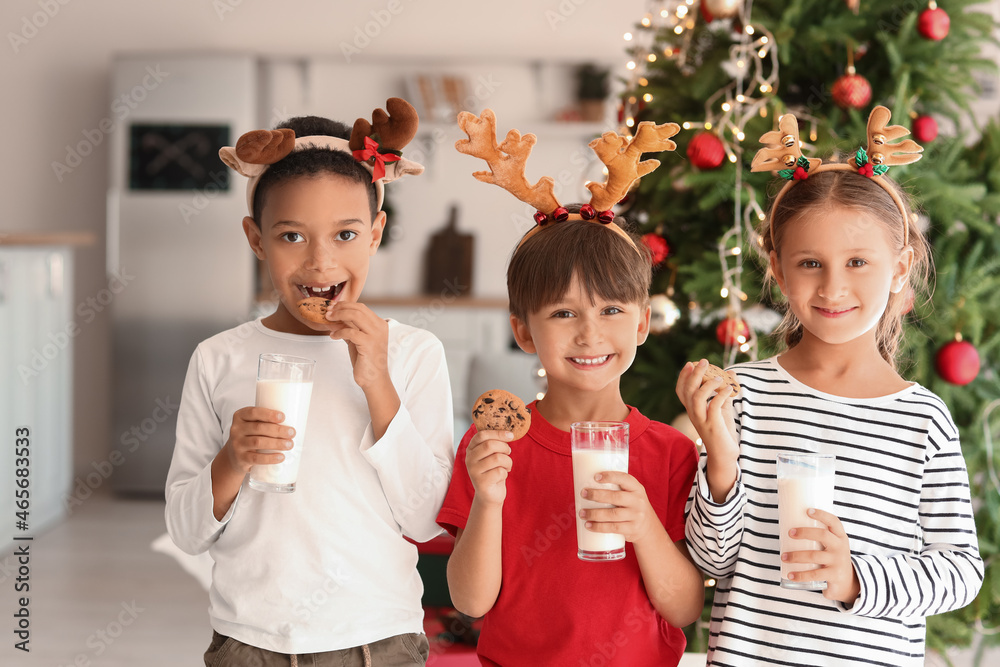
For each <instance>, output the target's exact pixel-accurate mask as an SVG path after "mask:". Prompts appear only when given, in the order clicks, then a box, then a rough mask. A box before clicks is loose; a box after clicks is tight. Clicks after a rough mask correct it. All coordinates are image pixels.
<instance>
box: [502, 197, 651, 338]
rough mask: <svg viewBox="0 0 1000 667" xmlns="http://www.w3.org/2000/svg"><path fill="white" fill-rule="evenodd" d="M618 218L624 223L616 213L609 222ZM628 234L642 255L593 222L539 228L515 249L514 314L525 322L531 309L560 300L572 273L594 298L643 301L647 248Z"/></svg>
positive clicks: (511, 275)
mask: <svg viewBox="0 0 1000 667" xmlns="http://www.w3.org/2000/svg"><path fill="white" fill-rule="evenodd" d="M567 208H569V209H570V210H571V211H572V207H567ZM619 221H620V222H621V223H624V220H623V219H622V218H616V219H615V222H613V223H611V224H618V222H619ZM630 236H632V237H633V240H634V241H635V244H636V247H638V248H639V250H640V252H641V253H642V254H640V253H637V252H636V250H635V248H633V247H632V245H631V244H629V242H628V241H627V240H625V239H624V238H622V237H621V236H620V235H619V234H617V233H615V232H614V231H612V230H610V229H606V228H605V226H604V225H602V224H599V223H595V222H588V221H583V220H572V221H567V222H560V223H555V224H553V225H552V226H551V227H550V228H548V229H543V230H541V231H539V232H538V233H537V234H535V235H534V236H532V237H531V238H530V239H528V240H527V241H525V242H524V244H523V245H522V246H521V247H519V248H517V249H516V250H515V251H514V254H513V256H512V257H511V259H510V263H509V264H508V266H507V295H508V298H509V299H510V312H511V314H512V315H514V316H516V317H517V318H518V319H520V320H522V321H525V320H526V319H527V316H528V315H529V314H530V313H535V312H538V311H539V310H541V309H542V308H544V307H545V306H548V305H550V304H553V303H556V302H558V301H560V300H561V299H562V298H563V296H564V295H565V294H566V290H567V289H569V285H570V283H571V282H572V280H573V275H574V274H575V275H578V276H579V277H580V280H581V282H582V284H583V288H584V289H585V290H586V292H587V294H588V295H589V296H590V298H591V299H592V300H596V299H597V298H598V297H599V298H601V299H604V300H607V301H619V302H621V303H637V304H643V305H644V304H645V303H646V302H647V300H648V299H649V283H650V280H651V278H652V267H651V264H650V261H649V252H648V250H647V249H646V246H645V245H644V244H643V243H642V241H641V240H640V239H639V238H637V237H636V236H635V235H634V234H630Z"/></svg>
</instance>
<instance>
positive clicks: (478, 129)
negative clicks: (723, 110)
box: [455, 109, 680, 250]
mask: <svg viewBox="0 0 1000 667" xmlns="http://www.w3.org/2000/svg"><path fill="white" fill-rule="evenodd" d="M458 126H459V127H460V128H461V129H462V131H463V132H465V133H466V134H467V135H469V138H468V139H460V140H459V141H457V142H455V149H456V150H458V152H459V153H465V154H466V155H471V156H473V157H478V158H482V159H483V160H485V161H486V164H488V165H489V167H490V171H477V172H474V173H473V174H472V175H473V176H475V177H476V178H477V179H478V180H480V181H482V182H484V183H493V184H494V185H499V186H500V187H501V188H503V189H504V190H506V191H507V192H509V193H511V194H512V195H514V196H515V197H517V198H518V199H520V200H521V201H523V202H525V203H526V204H530V205H531V206H533V207H535V209H536V210H537V212H536V213H535V222H536V223H538V224H537V225H536V226H535V227H533V228H532V229H531V230H530V231H529V232H528V233H527V234H525V235H524V237H523V238H522V239H521V243H524V242H525V241H526V240H527V239H528V238H530V237H531V236H533V235H534V234H536V233H537V232H538V231H539V230H540V229H543V228H544V227H545V226H546V225H548V224H549V223H552V222H563V221H565V220H593V221H594V222H599V223H603V224H605V225H608V224H609V223H611V222H612V221H613V220H614V219H615V214H614V212H613V211H612V210H611V207H612V206H614V205H615V204H616V203H618V201H620V200H621V199H622V197H624V196H625V195H626V194H627V193H628V191H629V189H630V188H631V187H632V184H633V183H635V182H636V181H637V180H639V178H641V177H642V176H645V175H646V174H648V173H649V172H651V171H653V170H654V169H656V168H657V167H659V166H660V162H659V160H642V154H643V153H652V152H657V151H672V150H674V149H675V148H676V147H677V145H676V144H675V143H674V142H673V141H670V137H672V136H674V135H675V134H677V133H678V132H679V131H680V126H679V125H677V123H664V124H663V125H656V124H655V123H652V122H649V121H645V122H642V123H639V128H638V130H637V131H636V133H635V137H634V138H632V139H630V138H629V137H627V136H621V135H619V134H617V133H616V132H605V133H604V134H603V135H602V136H601V138H600V139H594V140H593V141H591V142H590V147H591V148H592V149H594V152H595V153H597V156H598V157H599V158H600V159H601V162H603V163H604V164H605V165H607V168H608V180H607V181H606V182H605V183H588V184H587V188H588V189H589V190H590V192H591V198H590V203H589V204H584V205H583V206H582V207H580V212H579V213H570V212H569V211H567V210H566V208H565V207H563V206H562V205H560V204H559V201H558V200H557V199H556V196H555V193H554V187H553V186H554V182H553V180H552V179H551V178H550V177H548V176H543V177H542V178H540V179H538V182H537V183H535V184H534V185H531V184H529V183H528V179H527V178H525V176H524V165H525V162H527V160H528V155H529V154H530V153H531V149H532V147H533V146H534V145H535V142H536V141H537V139H536V137H535V135H533V134H525V135H523V136H522V135H521V133H520V132H518V131H517V130H510V131H509V132H507V136H506V138H505V139H504V140H503V143H500V144H497V139H496V136H497V134H496V131H497V119H496V116H495V115H494V113H493V110H492V109H484V110H483V113H482V114H481V115H480V116H478V117H477V116H476V115H475V114H472V113H469V112H468V111H463V112H462V113H460V114H458ZM610 227H611V229H613V230H614V231H615V232H616V233H618V234H620V235H621V236H623V237H625V238H626V239H628V242H629V243H631V244H632V247H636V246H635V241H633V240H632V237H630V236H629V235H628V233H627V232H626V231H625V230H623V229H622V228H620V227H619V226H618V225H613V224H612V225H610ZM636 250H638V248H636Z"/></svg>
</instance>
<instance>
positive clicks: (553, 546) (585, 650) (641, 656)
mask: <svg viewBox="0 0 1000 667" xmlns="http://www.w3.org/2000/svg"><path fill="white" fill-rule="evenodd" d="M529 407H530V408H532V411H531V429H530V430H529V431H528V434H527V435H526V436H524V437H523V438H522V439H520V440H517V441H515V442H512V443H511V450H512V451H511V459H513V467H512V469H511V472H510V476H509V477H508V478H507V497H506V500H505V501H504V505H503V540H502V547H501V549H502V552H501V559H502V561H501V562H502V567H503V572H502V577H503V578H502V584H501V586H500V594H499V596H498V597H497V601H496V603H495V604H494V605H493V608H492V609H491V610H490V611H489V613H487V614H486V618H485V619H484V620H483V627H482V634H481V636H480V638H479V651H478V652H479V658H480V660H481V661H482V663H483V664H484V665H502V666H504V667H516V666H519V665H545V666H546V667H559V666H561V665H565V666H566V667H601V666H603V667H611V666H612V665H621V666H623V667H624V666H627V667H642V666H643V665H676V664H677V663H678V662H679V661H680V657H681V653H683V651H684V646H685V639H684V634H683V633H682V632H681V631H680V630H679V629H677V628H674V627H671V626H670V625H669V624H668V623H667V622H666V621H664V620H663V619H662V618H661V617H660V616H659V614H657V613H656V611H655V610H654V609H653V606H652V604H651V603H650V601H649V598H648V597H647V595H646V590H645V588H644V586H643V583H642V575H641V573H640V571H639V563H638V561H637V560H636V557H635V549H634V548H633V546H632V545H631V544H630V543H626V545H625V558H624V559H622V560H618V561H611V562H596V563H594V562H584V561H582V560H580V559H579V558H577V555H576V550H577V544H576V510H575V507H574V502H573V500H574V494H573V467H572V460H571V457H570V436H569V433H568V432H566V431H561V430H559V429H557V428H556V427H554V426H553V425H552V424H550V423H549V422H547V421H546V420H545V418H544V417H542V415H541V414H540V413H539V411H538V410H537V409H534V404H532V405H530V406H529ZM627 421H628V424H629V464H628V467H629V473H630V474H631V475H632V476H633V477H635V478H636V479H637V480H639V482H640V483H641V484H642V485H643V486H644V487H645V489H646V495H647V496H648V498H649V501H650V504H651V505H652V507H653V509H654V510H655V511H656V515H657V516H658V517H659V519H660V521H661V522H662V523H663V525H664V527H665V528H666V530H667V533H668V534H669V535H670V539H672V540H674V541H675V542H676V541H678V540H682V539H684V504H685V503H686V502H687V498H688V493H689V492H690V490H691V485H692V482H693V480H694V474H695V468H696V466H697V463H698V456H697V452H696V451H695V447H694V445H693V444H692V443H691V441H690V440H689V439H688V438H687V437H685V436H684V435H682V434H681V433H680V432H678V431H677V430H675V429H674V428H672V427H670V426H667V425H665V424H661V423H659V422H654V421H650V420H649V419H647V418H646V417H644V416H642V415H641V414H640V413H639V411H638V410H636V409H635V408H632V411H631V412H630V413H629V416H628V419H627ZM475 432H476V427H475V426H472V427H470V428H469V430H468V432H466V434H465V437H463V438H462V443H461V445H460V446H459V448H458V454H457V456H456V458H455V472H454V474H453V475H452V479H451V487H450V488H449V489H448V495H447V496H446V497H445V500H444V506H443V507H442V508H441V512H440V513H439V514H438V519H437V520H438V523H439V524H441V526H442V527H444V528H445V529H446V530H448V532H450V533H451V534H452V535H454V534H455V532H456V530H457V529H459V528H461V529H462V530H464V529H465V524H466V521H467V520H468V517H469V509H470V507H471V505H472V498H473V495H475V489H474V488H473V486H472V481H471V480H470V479H469V471H468V469H467V468H466V467H465V451H466V449H467V448H468V446H469V441H470V440H471V439H472V436H473V435H474V434H475Z"/></svg>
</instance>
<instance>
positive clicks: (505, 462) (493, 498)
mask: <svg viewBox="0 0 1000 667" xmlns="http://www.w3.org/2000/svg"><path fill="white" fill-rule="evenodd" d="M513 437H514V436H513V434H512V433H510V432H509V431H478V432H477V433H476V434H475V435H474V436H472V440H471V441H469V447H468V449H466V450H465V467H466V468H468V470H469V478H470V479H471V480H472V486H473V487H474V488H475V490H476V500H478V501H480V502H484V503H486V504H488V505H503V501H504V500H505V499H506V498H507V475H508V474H509V473H510V470H511V467H512V466H513V461H512V460H511V458H510V445H509V444H507V443H508V442H510V441H511V440H512V439H513Z"/></svg>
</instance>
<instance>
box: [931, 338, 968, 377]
mask: <svg viewBox="0 0 1000 667" xmlns="http://www.w3.org/2000/svg"><path fill="white" fill-rule="evenodd" d="M934 368H935V370H937V373H938V375H940V376H941V379H942V380H944V381H945V382H950V383H951V384H957V385H959V386H962V385H966V384H969V383H970V382H972V381H973V380H975V379H976V376H977V375H979V352H978V351H977V350H976V348H975V347H974V346H973V345H972V343H970V342H968V341H964V340H953V341H951V342H950V343H945V344H944V347H942V348H941V349H940V350H938V352H937V354H936V355H935V356H934Z"/></svg>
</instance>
